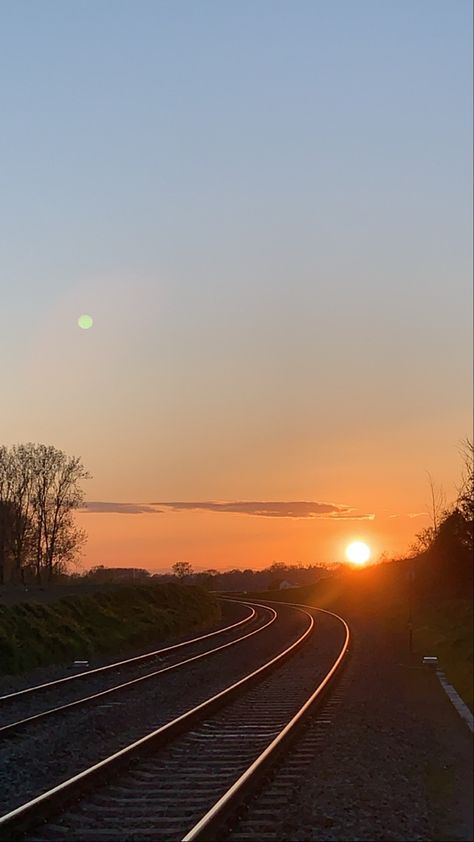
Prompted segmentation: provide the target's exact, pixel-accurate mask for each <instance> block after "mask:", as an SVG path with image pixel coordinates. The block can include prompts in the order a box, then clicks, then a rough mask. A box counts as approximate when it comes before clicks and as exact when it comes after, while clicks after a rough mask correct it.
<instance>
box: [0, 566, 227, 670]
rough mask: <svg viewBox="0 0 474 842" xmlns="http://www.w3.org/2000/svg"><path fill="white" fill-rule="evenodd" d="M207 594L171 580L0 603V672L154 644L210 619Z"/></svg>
mask: <svg viewBox="0 0 474 842" xmlns="http://www.w3.org/2000/svg"><path fill="white" fill-rule="evenodd" d="M219 617H220V608H219V605H218V602H217V600H216V599H215V597H214V596H212V594H209V593H207V592H206V591H204V590H202V589H201V588H198V587H196V586H189V587H185V586H182V585H177V584H175V583H173V582H171V583H167V584H161V585H141V586H132V585H124V586H120V587H117V586H115V587H114V588H111V589H109V590H107V589H105V590H101V591H99V592H96V593H92V594H89V595H73V594H71V595H70V596H67V597H64V598H62V599H58V600H56V601H54V602H49V603H44V602H34V601H29V602H25V603H18V604H14V605H8V606H7V605H2V606H0V672H1V673H3V674H5V673H6V674H8V673H18V672H22V671H24V670H27V669H31V668H33V667H36V666H41V665H46V664H57V663H62V662H65V661H71V660H73V659H74V658H90V657H91V656H93V655H96V654H108V653H114V652H119V651H120V650H121V649H124V648H126V647H127V646H140V645H143V644H146V643H149V642H151V641H153V642H154V643H160V642H161V641H164V640H166V639H168V638H170V637H172V636H175V635H179V634H184V633H187V632H188V631H192V630H194V629H197V628H203V627H205V626H206V625H209V624H211V623H214V622H216V621H217V620H218V619H219Z"/></svg>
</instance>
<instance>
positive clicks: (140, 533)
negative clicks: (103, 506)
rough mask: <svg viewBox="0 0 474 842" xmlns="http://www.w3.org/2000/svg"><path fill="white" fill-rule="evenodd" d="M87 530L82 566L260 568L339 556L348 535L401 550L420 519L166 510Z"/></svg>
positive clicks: (105, 520)
mask: <svg viewBox="0 0 474 842" xmlns="http://www.w3.org/2000/svg"><path fill="white" fill-rule="evenodd" d="M79 522H80V524H81V526H83V527H84V528H85V529H86V530H87V532H88V535H89V542H88V546H87V551H86V553H85V556H84V559H83V563H84V565H85V566H90V565H92V564H105V565H111V566H113V565H117V566H129V565H132V566H137V567H146V568H149V569H155V568H156V569H165V568H169V567H170V566H171V564H173V563H174V562H175V561H179V560H186V561H189V562H190V563H191V564H193V566H195V567H203V568H206V567H216V568H223V569H225V568H229V567H242V568H243V567H253V568H260V567H265V566H267V565H269V564H272V562H273V561H285V562H290V563H296V562H298V561H299V562H303V563H310V562H320V561H337V560H340V561H341V560H344V549H345V546H346V544H347V543H349V542H350V541H351V540H353V539H357V538H359V539H361V540H364V541H367V542H368V543H369V545H370V546H371V548H372V549H373V553H374V556H375V557H377V556H378V555H379V554H380V553H381V552H382V551H383V550H384V548H386V547H393V548H395V549H396V548H400V550H402V549H404V548H406V547H407V545H408V543H409V542H410V540H411V539H412V536H413V533H414V531H416V530H419V529H421V528H422V527H423V526H425V525H426V519H425V518H416V519H415V520H410V519H409V518H407V517H401V518H396V519H395V518H387V517H382V518H380V519H377V518H376V519H375V520H373V521H369V520H364V521H347V522H344V523H342V522H341V521H327V520H320V519H284V518H265V517H260V516H255V517H251V516H248V515H240V514H221V513H218V514H216V513H210V512H208V513H202V512H172V513H170V514H165V515H159V514H157V515H153V514H133V515H132V514H129V515H126V514H87V515H86V514H81V515H80V516H79Z"/></svg>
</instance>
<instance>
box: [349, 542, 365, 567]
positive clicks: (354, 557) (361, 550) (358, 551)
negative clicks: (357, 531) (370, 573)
mask: <svg viewBox="0 0 474 842" xmlns="http://www.w3.org/2000/svg"><path fill="white" fill-rule="evenodd" d="M346 558H347V560H348V561H351V562H352V564H360V565H363V564H365V563H366V562H367V561H368V560H369V558H370V547H369V546H368V544H364V542H363V541H353V542H352V544H348V546H347V547H346Z"/></svg>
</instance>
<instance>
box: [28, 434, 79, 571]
mask: <svg viewBox="0 0 474 842" xmlns="http://www.w3.org/2000/svg"><path fill="white" fill-rule="evenodd" d="M89 477H90V474H89V473H88V472H87V471H86V469H85V468H84V466H83V465H82V463H81V460H80V459H78V458H77V457H76V456H67V455H66V454H65V453H63V451H62V450H58V449H57V448H55V447H52V446H46V445H37V447H36V459H35V468H34V480H33V485H34V492H33V500H32V503H33V512H34V520H35V526H36V571H37V575H38V577H39V578H40V577H41V572H42V570H44V571H45V573H46V578H47V580H48V581H50V580H51V578H52V576H53V573H54V572H56V571H59V570H60V567H61V565H64V564H65V563H67V562H68V561H71V559H72V558H73V557H74V555H75V554H76V553H77V551H78V550H79V548H80V546H81V545H82V544H83V543H84V540H85V535H84V533H83V532H82V531H81V530H79V529H77V527H76V526H75V524H74V520H73V512H74V511H75V510H76V509H78V508H79V506H81V505H82V503H83V502H84V493H83V491H82V489H81V487H80V485H79V483H80V482H81V481H82V480H84V479H89Z"/></svg>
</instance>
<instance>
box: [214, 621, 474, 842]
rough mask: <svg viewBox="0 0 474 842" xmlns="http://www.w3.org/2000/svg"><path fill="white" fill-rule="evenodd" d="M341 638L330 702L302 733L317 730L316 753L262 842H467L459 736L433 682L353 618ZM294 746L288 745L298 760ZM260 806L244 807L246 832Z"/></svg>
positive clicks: (464, 755)
mask: <svg viewBox="0 0 474 842" xmlns="http://www.w3.org/2000/svg"><path fill="white" fill-rule="evenodd" d="M349 620H350V618H349ZM351 629H352V632H353V645H352V650H353V651H352V653H351V655H350V660H349V661H348V664H347V667H346V670H345V673H344V675H343V677H342V678H341V681H340V685H339V689H338V691H337V700H336V701H334V700H333V701H331V698H329V699H328V702H327V703H326V704H325V705H324V706H323V707H322V709H321V710H320V711H319V713H318V717H317V718H316V720H315V722H314V725H313V726H312V728H313V730H314V729H315V728H316V729H317V728H319V732H318V733H319V741H318V749H317V751H316V752H315V753H314V754H313V756H311V757H310V758H308V762H307V766H306V768H305V772H304V776H302V777H301V778H300V781H299V783H298V782H297V781H296V782H295V785H294V787H293V790H292V792H291V793H290V792H288V793H287V800H286V803H285V804H283V803H282V804H281V806H280V808H279V809H277V810H275V815H274V817H273V822H272V827H271V830H270V833H266V835H265V838H266V839H275V840H277V839H278V840H291V842H312V841H313V840H314V842H316V840H317V842H321V840H324V841H325V842H345V840H354V841H355V842H357V840H406V841H407V842H411V840H436V839H438V840H441V839H443V840H450V842H455V840H472V741H471V738H470V734H469V731H468V729H467V728H466V726H465V724H464V723H463V722H462V721H461V719H460V718H459V717H458V715H457V714H456V712H455V710H454V708H453V707H452V705H451V704H450V702H449V700H448V699H447V698H446V696H445V695H444V693H443V692H442V690H441V688H440V686H439V684H438V682H437V680H436V677H435V675H434V674H433V673H432V672H431V671H429V670H427V669H426V668H423V667H421V666H420V665H419V662H418V663H411V664H410V663H409V662H408V661H409V659H408V657H407V651H406V648H407V647H406V641H405V640H400V639H397V638H395V637H393V636H391V635H389V634H387V633H386V632H385V631H384V628H383V626H381V625H380V624H377V623H376V622H375V621H374V620H372V621H369V622H368V621H362V620H360V619H357V618H355V619H353V621H352V622H351ZM307 739H308V741H309V743H310V739H309V736H308V738H307ZM304 740H305V737H304V736H303V737H302V738H301V739H300V741H299V742H298V743H297V744H296V745H295V747H296V746H298V748H299V749H300V751H302V752H303V753H304V750H305V749H304ZM309 743H308V744H309ZM312 745H313V747H314V737H313V743H312ZM286 771H287V770H286ZM284 777H285V764H283V765H282V767H281V768H280V769H279V770H277V771H276V772H275V774H274V775H273V776H272V784H271V785H272V786H273V789H274V791H277V790H278V786H279V785H280V786H281V781H282V780H283V778H284ZM279 781H280V782H279ZM262 796H263V797H268V793H266V795H265V796H264V795H263V793H262ZM262 796H260V797H259V798H257V799H255V801H254V803H253V804H251V805H250V807H249V811H248V815H247V819H246V822H245V826H246V827H247V828H252V817H253V816H256V815H258V804H259V801H260V802H261V799H262ZM254 827H255V824H254ZM236 830H237V831H238V830H239V828H236ZM233 838H235V839H237V838H239V839H243V838H245V835H244V834H242V832H240V833H237V834H236V835H235V837H234V836H233V835H231V839H233ZM248 838H249V839H254V840H256V839H259V838H260V837H259V836H258V834H256V835H253V834H252V833H251V832H250V833H249V834H248Z"/></svg>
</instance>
